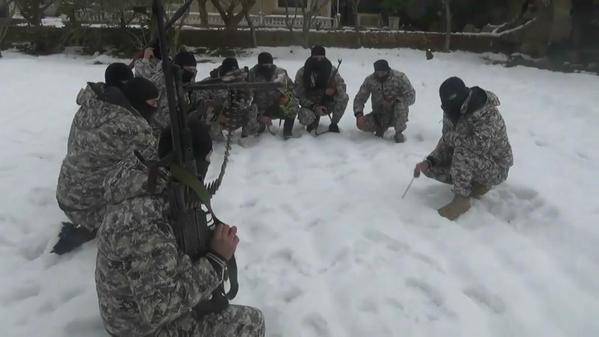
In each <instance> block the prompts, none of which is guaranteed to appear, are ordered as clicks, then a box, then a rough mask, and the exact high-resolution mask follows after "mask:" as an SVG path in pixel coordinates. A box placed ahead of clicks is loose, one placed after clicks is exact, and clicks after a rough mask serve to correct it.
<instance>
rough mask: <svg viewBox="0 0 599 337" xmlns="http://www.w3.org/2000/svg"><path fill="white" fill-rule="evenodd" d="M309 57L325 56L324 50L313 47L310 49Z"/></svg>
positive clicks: (317, 46)
mask: <svg viewBox="0 0 599 337" xmlns="http://www.w3.org/2000/svg"><path fill="white" fill-rule="evenodd" d="M310 56H326V50H325V49H324V47H323V46H321V45H315V46H314V47H312V49H310Z"/></svg>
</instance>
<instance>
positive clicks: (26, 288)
mask: <svg viewBox="0 0 599 337" xmlns="http://www.w3.org/2000/svg"><path fill="white" fill-rule="evenodd" d="M39 293H40V286H39V285H38V284H34V283H28V284H23V285H20V286H19V288H17V289H14V290H12V291H11V293H10V294H9V295H7V296H5V297H4V298H3V299H2V303H4V304H5V305H6V304H9V303H13V302H20V301H23V300H26V299H28V298H30V297H35V296H37V295H39Z"/></svg>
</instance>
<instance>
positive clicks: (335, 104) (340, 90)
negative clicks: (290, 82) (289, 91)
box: [295, 67, 349, 125]
mask: <svg viewBox="0 0 599 337" xmlns="http://www.w3.org/2000/svg"><path fill="white" fill-rule="evenodd" d="M332 73H333V71H331V75H332ZM331 75H329V76H331ZM303 78H304V67H301V68H300V70H298V71H297V74H296V75H295V95H296V96H297V97H298V99H299V103H300V106H301V108H300V110H299V113H298V118H299V121H300V123H302V124H303V125H309V124H311V123H312V122H314V121H315V120H316V118H317V116H316V112H315V111H313V110H312V109H313V106H314V105H318V104H319V103H320V101H321V99H322V97H323V96H324V90H323V89H316V90H309V89H307V88H305V87H304V81H303ZM335 83H336V84H337V86H336V87H335V89H336V92H335V95H334V96H333V100H332V103H331V104H330V106H327V111H328V112H329V113H331V112H332V116H331V121H332V123H335V124H337V123H339V121H340V120H341V117H343V114H344V113H345V108H347V103H348V102H349V96H348V95H347V93H346V90H347V87H346V85H345V81H344V80H343V78H342V77H341V75H339V73H337V74H336V75H335Z"/></svg>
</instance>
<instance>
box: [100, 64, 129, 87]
mask: <svg viewBox="0 0 599 337" xmlns="http://www.w3.org/2000/svg"><path fill="white" fill-rule="evenodd" d="M132 78H133V72H132V71H131V68H129V67H128V66H127V65H126V64H124V63H119V62H116V63H112V64H111V65H109V66H108V67H107V68H106V71H105V72H104V82H105V83H106V86H108V87H117V88H121V89H122V88H123V85H125V83H127V81H129V80H131V79H132Z"/></svg>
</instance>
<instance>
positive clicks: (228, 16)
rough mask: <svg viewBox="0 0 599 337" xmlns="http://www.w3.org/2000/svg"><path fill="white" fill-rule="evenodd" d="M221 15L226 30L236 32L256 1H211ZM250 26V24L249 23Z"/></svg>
mask: <svg viewBox="0 0 599 337" xmlns="http://www.w3.org/2000/svg"><path fill="white" fill-rule="evenodd" d="M210 1H211V2H212V5H214V8H216V10H217V11H218V13H219V14H220V17H221V18H222V19H223V22H224V24H225V29H226V30H228V31H234V30H236V29H237V26H238V25H239V23H240V22H241V20H243V19H244V18H245V17H246V16H249V11H250V10H251V9H252V7H254V5H255V4H256V0H210ZM248 24H249V22H248Z"/></svg>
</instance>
